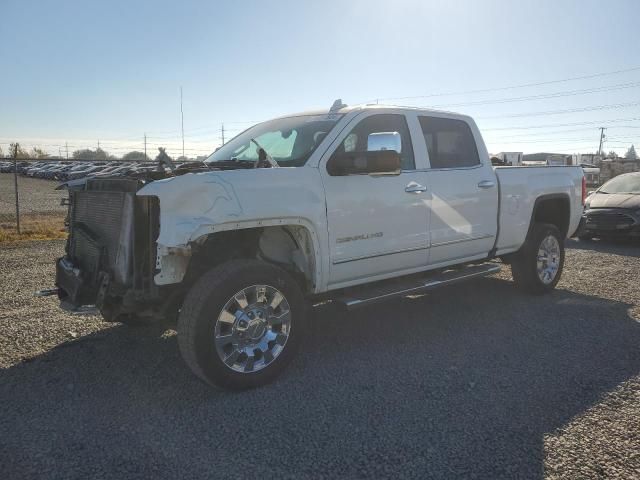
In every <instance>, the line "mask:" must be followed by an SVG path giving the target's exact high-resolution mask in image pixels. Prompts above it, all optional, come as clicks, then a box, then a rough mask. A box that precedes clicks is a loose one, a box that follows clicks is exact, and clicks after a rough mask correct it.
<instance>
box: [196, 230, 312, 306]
mask: <svg viewBox="0 0 640 480" xmlns="http://www.w3.org/2000/svg"><path fill="white" fill-rule="evenodd" d="M214 228H215V229H214V231H213V232H212V233H205V234H202V235H199V236H198V237H196V238H194V239H193V240H192V241H191V242H190V246H191V250H192V255H191V259H190V261H189V265H188V267H187V273H186V275H185V281H187V282H188V283H191V282H193V281H195V279H196V278H197V277H199V276H200V274H201V273H202V272H203V271H206V270H207V269H210V268H211V267H213V266H215V265H217V264H220V263H222V262H224V261H226V260H229V259H230V258H257V259H260V260H263V261H266V262H268V263H273V264H275V265H277V266H280V267H281V268H283V269H285V270H287V271H288V272H289V273H290V274H292V276H293V277H294V278H295V279H296V280H298V282H299V283H300V286H301V289H302V291H303V292H304V293H305V294H307V293H313V292H315V291H316V290H317V289H318V287H319V286H320V282H321V273H322V272H321V268H322V264H321V260H320V259H321V255H320V244H319V238H318V235H317V233H316V231H315V229H314V228H313V226H312V225H310V224H309V222H308V221H306V220H304V219H301V218H298V219H277V220H258V221H252V222H234V223H226V224H220V225H216V226H215V227H214Z"/></svg>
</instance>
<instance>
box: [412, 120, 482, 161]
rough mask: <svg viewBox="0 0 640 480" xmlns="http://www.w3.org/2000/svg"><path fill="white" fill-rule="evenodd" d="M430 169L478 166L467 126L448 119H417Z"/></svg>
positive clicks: (458, 121) (476, 153)
mask: <svg viewBox="0 0 640 480" xmlns="http://www.w3.org/2000/svg"><path fill="white" fill-rule="evenodd" d="M419 119H420V126H421V127H422V133H423V134H424V140H425V142H427V150H428V151H429V161H430V162H431V168H460V167H473V166H474V165H479V164H480V157H479V156H478V149H477V148H476V142H475V140H474V138H473V134H472V133H471V129H470V128H469V125H467V124H466V123H465V122H463V121H461V120H451V119H449V118H436V117H419Z"/></svg>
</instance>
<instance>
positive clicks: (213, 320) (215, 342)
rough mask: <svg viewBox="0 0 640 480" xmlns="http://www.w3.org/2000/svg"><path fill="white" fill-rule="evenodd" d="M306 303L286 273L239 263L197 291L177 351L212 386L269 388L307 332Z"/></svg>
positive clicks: (186, 309)
mask: <svg viewBox="0 0 640 480" xmlns="http://www.w3.org/2000/svg"><path fill="white" fill-rule="evenodd" d="M305 317H306V316H305V303H304V299H303V296H302V292H301V291H300V288H299V286H298V284H297V283H296V282H295V280H293V278H291V276H290V275H289V274H288V273H287V272H285V271H284V270H282V269H280V268H278V267H276V266H273V265H270V264H268V263H265V262H260V261H256V260H236V261H232V262H229V263H226V264H223V265H220V266H219V267H216V268H214V269H212V270H210V271H209V272H208V273H206V274H204V275H203V276H202V277H201V278H200V279H199V280H198V281H197V282H196V284H195V285H194V286H193V287H192V289H191V291H190V292H189V294H188V295H187V298H186V299H185V301H184V304H183V307H182V311H181V312H180V316H179V319H178V345H179V347H180V352H181V353H182V356H183V358H184V360H185V362H186V363H187V365H189V367H190V368H191V370H193V372H194V373H195V374H196V375H198V376H199V377H200V378H202V379H203V380H205V381H206V382H207V383H209V384H212V385H216V386H218V387H222V388H228V389H234V390H240V389H246V388H252V387H257V386H260V385H264V384H266V383H268V382H270V381H272V380H273V379H275V377H276V376H278V375H279V374H280V373H281V372H282V370H284V368H285V367H286V366H287V364H288V363H289V362H290V361H291V360H292V359H293V357H294V355H295V353H296V351H297V349H298V346H299V344H300V341H301V339H302V337H303V334H304V332H305V330H306V323H307V322H306V318H305Z"/></svg>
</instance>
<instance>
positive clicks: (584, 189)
mask: <svg viewBox="0 0 640 480" xmlns="http://www.w3.org/2000/svg"><path fill="white" fill-rule="evenodd" d="M586 201H587V179H586V178H585V177H584V175H583V176H582V205H584V204H585V202H586Z"/></svg>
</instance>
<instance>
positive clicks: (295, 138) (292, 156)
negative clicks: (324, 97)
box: [205, 113, 342, 167]
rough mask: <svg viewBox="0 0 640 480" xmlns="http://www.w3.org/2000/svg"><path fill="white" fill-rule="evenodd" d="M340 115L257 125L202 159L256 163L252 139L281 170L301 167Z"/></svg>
mask: <svg viewBox="0 0 640 480" xmlns="http://www.w3.org/2000/svg"><path fill="white" fill-rule="evenodd" d="M341 118H342V114H335V113H331V114H325V115H299V116H295V117H287V118H278V119H276V120H269V121H267V122H263V123H259V124H257V125H255V126H253V127H251V128H249V129H248V130H245V131H244V132H242V133H241V134H240V135H238V136H237V137H235V138H233V139H232V140H230V141H229V142H227V143H225V144H224V145H223V146H222V147H220V148H219V149H218V150H216V151H215V152H214V153H213V154H211V155H210V156H209V158H207V159H206V160H205V162H207V163H214V162H221V161H238V162H242V161H246V162H255V161H256V160H258V147H257V146H256V143H255V142H253V141H252V140H255V141H256V142H257V143H258V144H259V145H260V146H261V147H262V148H263V149H264V150H265V151H266V152H267V153H268V154H269V155H271V158H273V159H274V160H275V161H276V162H278V165H280V166H281V167H300V166H302V165H304V164H305V163H306V162H307V160H308V159H309V157H310V156H311V154H312V153H313V152H314V151H315V150H316V148H318V145H320V142H322V140H323V139H324V137H326V135H327V134H328V133H329V131H331V129H332V128H333V127H334V126H335V125H336V123H337V122H338V120H340V119H341Z"/></svg>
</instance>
